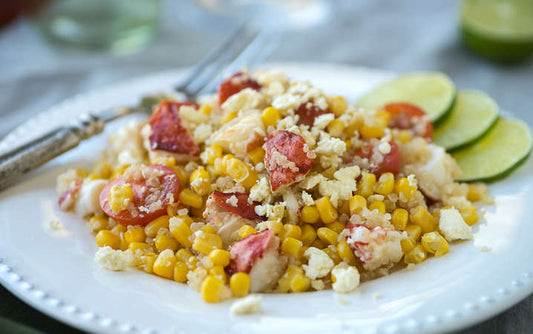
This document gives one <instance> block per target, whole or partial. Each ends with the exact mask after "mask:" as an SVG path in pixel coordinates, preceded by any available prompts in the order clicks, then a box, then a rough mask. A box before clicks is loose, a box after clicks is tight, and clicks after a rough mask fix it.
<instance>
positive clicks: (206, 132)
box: [193, 124, 213, 144]
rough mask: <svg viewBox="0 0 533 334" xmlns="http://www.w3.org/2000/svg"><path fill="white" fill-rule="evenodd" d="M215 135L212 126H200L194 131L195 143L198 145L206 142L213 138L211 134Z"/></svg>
mask: <svg viewBox="0 0 533 334" xmlns="http://www.w3.org/2000/svg"><path fill="white" fill-rule="evenodd" d="M212 133H213V128H212V127H211V125H210V124H200V125H198V126H197V127H196V129H194V134H193V137H194V141H195V142H196V143H197V144H200V143H203V142H205V141H206V140H207V139H208V138H209V137H211V134H212Z"/></svg>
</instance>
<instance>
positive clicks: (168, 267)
mask: <svg viewBox="0 0 533 334" xmlns="http://www.w3.org/2000/svg"><path fill="white" fill-rule="evenodd" d="M176 262H177V259H176V257H175V256H174V252H173V251H171V250H170V249H167V250H164V251H162V252H161V253H159V255H158V256H157V259H155V263H154V274H156V275H157V276H161V277H164V278H173V277H174V265H175V264H176Z"/></svg>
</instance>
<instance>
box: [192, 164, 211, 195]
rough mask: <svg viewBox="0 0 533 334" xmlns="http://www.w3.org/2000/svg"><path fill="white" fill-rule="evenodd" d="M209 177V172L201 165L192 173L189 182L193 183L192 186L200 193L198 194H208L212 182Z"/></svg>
mask: <svg viewBox="0 0 533 334" xmlns="http://www.w3.org/2000/svg"><path fill="white" fill-rule="evenodd" d="M210 181H211V180H210V178H209V173H208V172H207V171H206V170H205V169H204V168H203V167H200V168H198V169H196V170H195V171H193V172H192V173H191V177H190V178H189V183H190V184H191V188H192V189H193V190H194V191H195V192H196V193H197V194H198V195H201V196H203V195H207V194H208V193H209V191H210V190H211V182H210Z"/></svg>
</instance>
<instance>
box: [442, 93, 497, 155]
mask: <svg viewBox="0 0 533 334" xmlns="http://www.w3.org/2000/svg"><path fill="white" fill-rule="evenodd" d="M497 118H498V105H497V104H496V102H494V100H493V99H492V98H491V97H490V96H488V95H487V94H485V93H483V92H479V91H464V92H459V93H457V98H456V99H455V103H454V105H453V108H452V110H451V111H450V114H449V115H448V116H447V117H446V118H444V119H443V120H442V122H441V123H440V124H439V126H437V128H436V129H435V132H434V135H433V141H434V142H435V144H437V145H439V146H442V147H444V148H445V149H447V150H452V149H455V148H458V147H461V146H464V145H468V144H470V143H472V142H474V141H475V140H476V139H478V138H480V137H481V136H483V134H484V133H485V132H487V131H488V130H489V129H490V127H491V126H492V125H493V124H494V122H496V119H497Z"/></svg>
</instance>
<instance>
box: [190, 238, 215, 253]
mask: <svg viewBox="0 0 533 334" xmlns="http://www.w3.org/2000/svg"><path fill="white" fill-rule="evenodd" d="M217 248H222V239H220V236H219V235H218V234H214V233H203V234H200V235H198V236H197V237H196V238H195V239H194V242H193V244H192V249H194V250H195V251H197V252H199V253H202V254H204V255H209V253H210V252H211V251H212V250H213V249H217Z"/></svg>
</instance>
